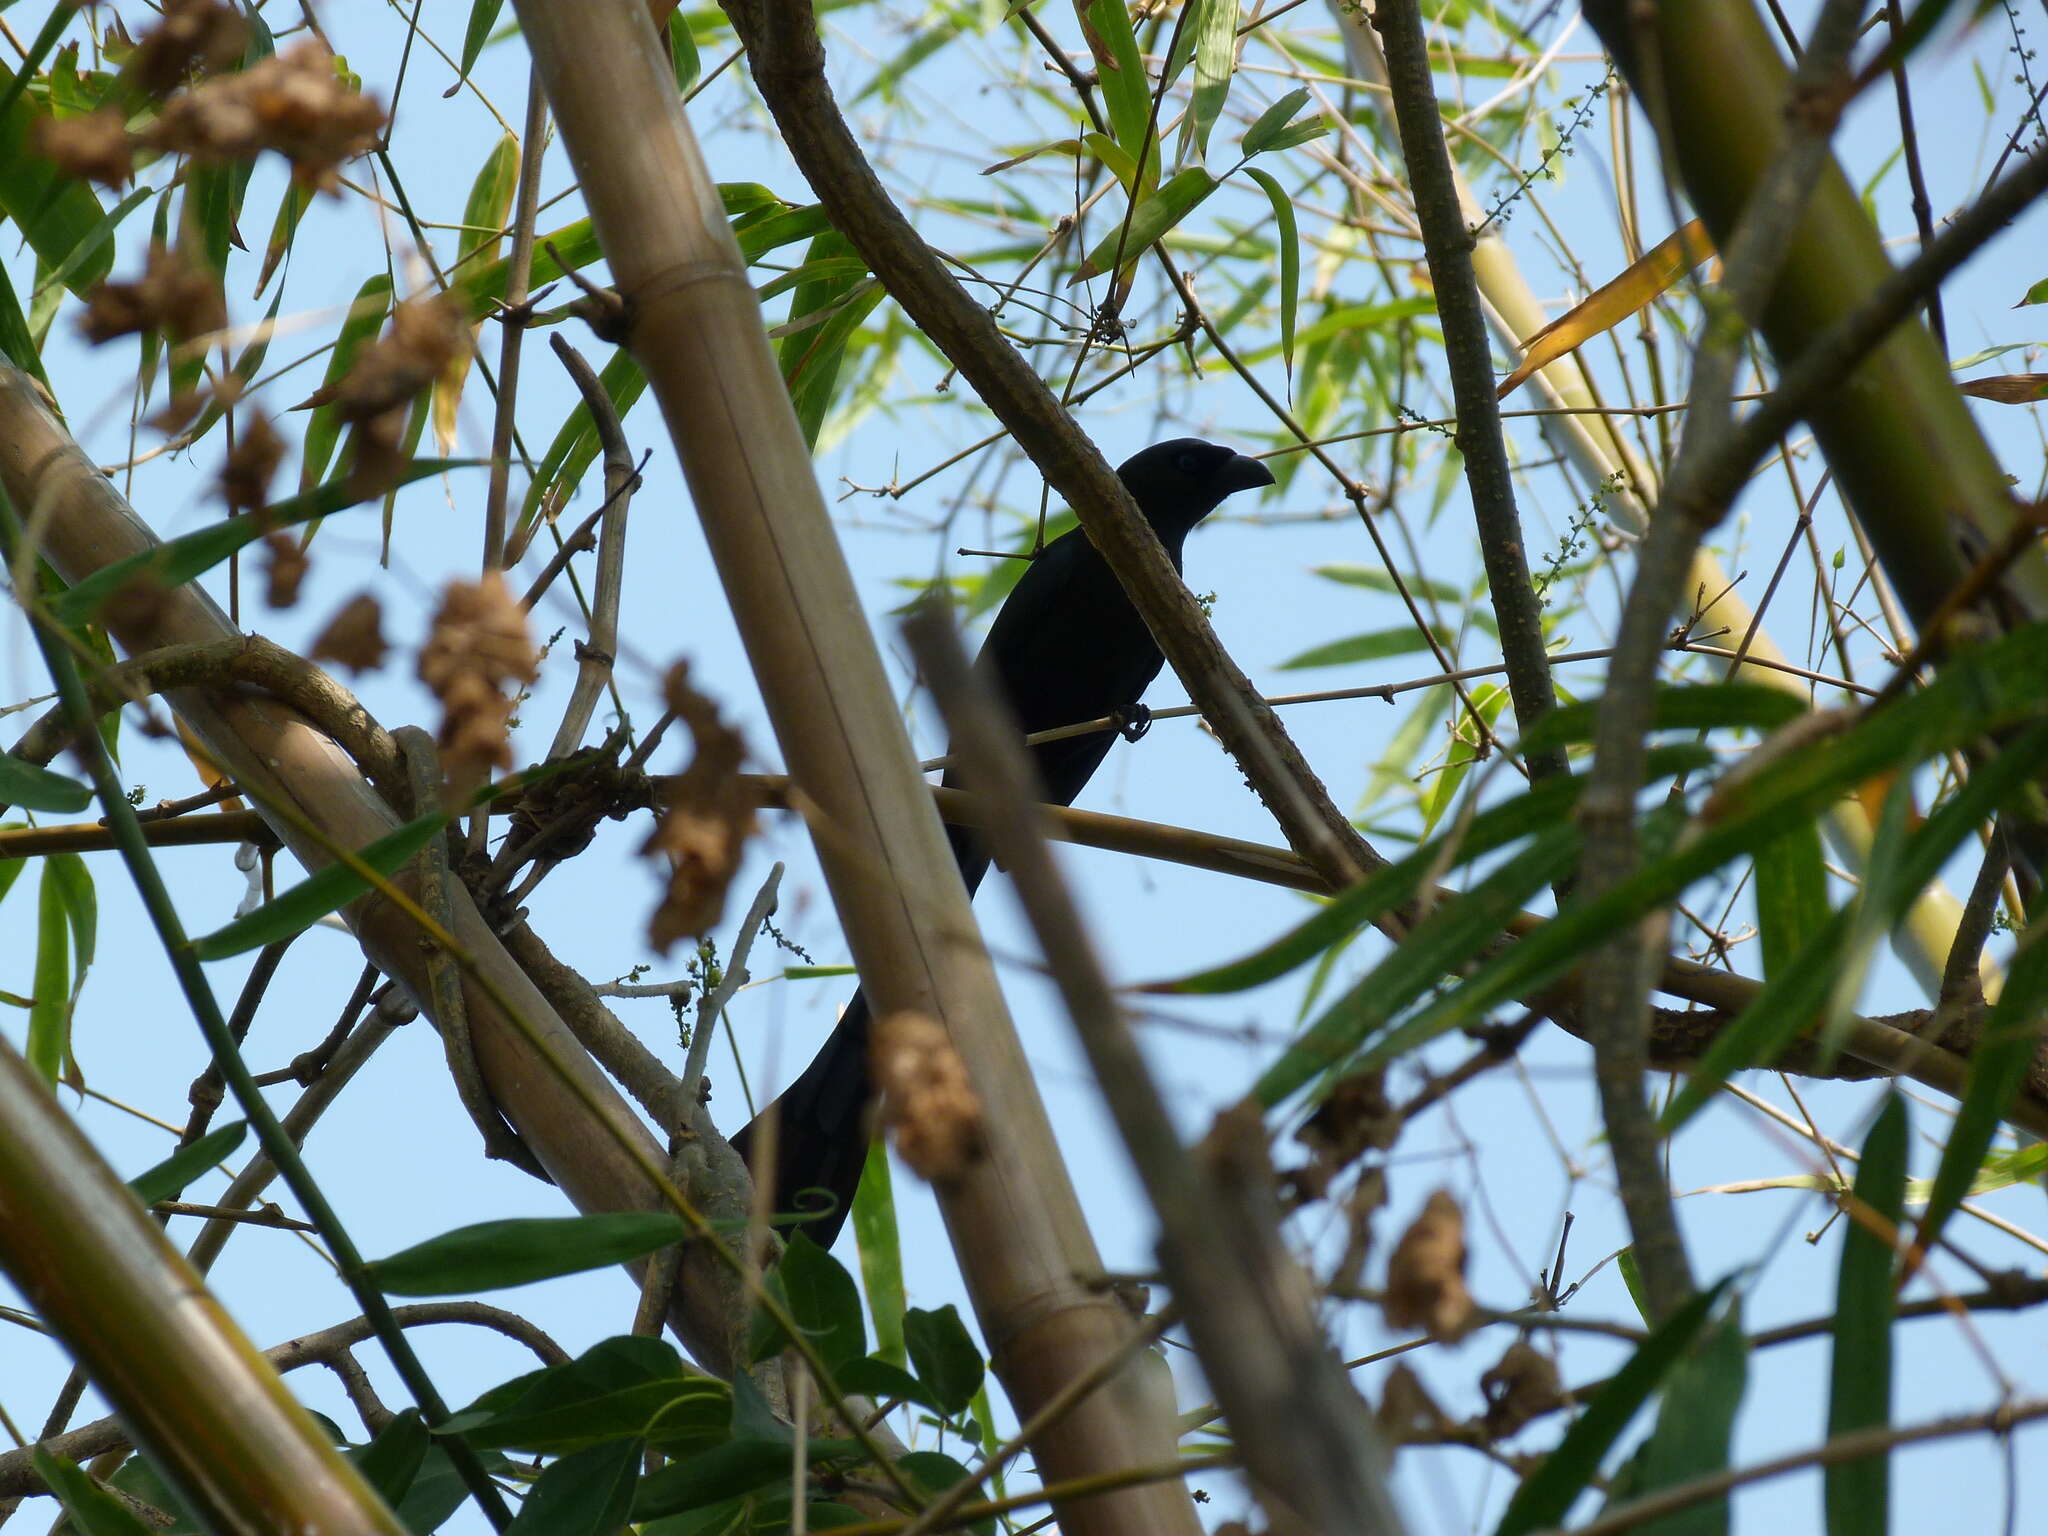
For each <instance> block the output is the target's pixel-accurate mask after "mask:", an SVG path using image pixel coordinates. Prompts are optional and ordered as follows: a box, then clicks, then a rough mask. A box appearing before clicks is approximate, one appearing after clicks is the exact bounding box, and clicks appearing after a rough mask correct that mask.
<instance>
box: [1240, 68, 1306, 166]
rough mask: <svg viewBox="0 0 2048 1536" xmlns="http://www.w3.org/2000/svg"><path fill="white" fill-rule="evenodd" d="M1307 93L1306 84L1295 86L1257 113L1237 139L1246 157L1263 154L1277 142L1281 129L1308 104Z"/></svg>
mask: <svg viewBox="0 0 2048 1536" xmlns="http://www.w3.org/2000/svg"><path fill="white" fill-rule="evenodd" d="M1309 94H1310V92H1309V89H1308V87H1307V86H1305V85H1304V86H1297V87H1296V88H1295V89H1293V90H1291V91H1289V92H1288V93H1287V94H1286V95H1285V96H1282V97H1281V98H1280V99H1279V100H1278V101H1276V102H1274V103H1273V105H1271V106H1270V107H1268V108H1266V110H1265V111H1263V112H1261V113H1260V114H1259V115H1258V118H1257V120H1256V121H1254V122H1253V123H1252V125H1251V127H1249V128H1247V129H1245V131H1244V137H1243V138H1242V139H1241V140H1239V141H1238V149H1239V150H1240V151H1241V152H1242V153H1243V154H1244V155H1245V157H1246V158H1247V159H1249V158H1250V157H1251V156H1253V155H1259V154H1264V153H1265V152H1266V151H1267V150H1269V149H1272V148H1274V147H1275V146H1276V145H1277V144H1278V142H1279V139H1280V134H1281V131H1282V130H1283V129H1285V128H1286V127H1287V125H1288V123H1289V122H1291V121H1292V120H1293V118H1294V114H1295V113H1297V112H1299V111H1300V110H1301V109H1302V108H1303V107H1305V106H1307V105H1308V98H1309Z"/></svg>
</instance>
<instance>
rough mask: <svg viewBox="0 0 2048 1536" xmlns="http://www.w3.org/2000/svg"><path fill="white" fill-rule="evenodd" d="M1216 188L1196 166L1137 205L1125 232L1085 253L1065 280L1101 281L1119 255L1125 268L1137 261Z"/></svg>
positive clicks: (1120, 229)
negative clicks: (1074, 270) (1091, 279)
mask: <svg viewBox="0 0 2048 1536" xmlns="http://www.w3.org/2000/svg"><path fill="white" fill-rule="evenodd" d="M1216 186H1217V182H1216V178H1215V177H1214V176H1211V175H1210V174H1209V173H1208V172H1207V171H1205V170H1203V169H1202V168H1201V167H1200V166H1198V165H1197V166H1190V167H1189V168H1188V169H1187V170H1185V171H1182V172H1180V173H1179V174H1178V175H1176V176H1175V177H1174V178H1173V179H1172V180H1171V181H1169V182H1167V184H1166V185H1165V186H1163V187H1161V188H1160V189H1159V190H1158V191H1157V192H1155V193H1153V194H1152V195H1151V196H1150V197H1148V198H1146V199H1145V200H1144V201H1143V202H1141V203H1140V204H1138V209H1137V212H1135V213H1134V214H1132V215H1131V219H1130V227H1129V229H1128V230H1126V229H1125V228H1124V227H1123V226H1122V225H1121V224H1119V225H1118V226H1117V228H1115V229H1113V230H1111V231H1110V232H1109V234H1108V235H1107V236H1105V237H1104V238H1103V239H1102V240H1101V241H1100V242H1098V243H1097V245H1096V247H1095V249H1094V250H1092V251H1090V252H1089V253H1088V259H1087V260H1086V261H1084V262H1082V263H1081V265H1080V267H1079V269H1078V270H1077V271H1076V272H1075V273H1074V275H1073V276H1072V277H1070V278H1068V279H1067V282H1068V285H1069V286H1072V285H1073V284H1075V283H1079V282H1085V281H1086V280H1087V279H1089V278H1091V277H1100V276H1101V275H1102V274H1103V273H1104V272H1107V271H1108V270H1109V269H1110V267H1111V266H1112V265H1113V264H1115V262H1116V260H1117V257H1118V255H1119V254H1121V255H1122V257H1123V260H1124V262H1125V264H1126V265H1128V264H1130V263H1131V262H1134V261H1136V260H1137V259H1138V257H1139V256H1141V255H1143V254H1144V251H1145V248H1146V247H1147V246H1149V245H1151V244H1152V242H1153V241H1155V240H1158V239H1160V238H1161V237H1163V236H1164V235H1165V234H1166V232H1167V231H1168V230H1170V229H1172V228H1173V226H1174V225H1176V224H1178V223H1179V222H1180V221H1181V220H1182V219H1184V218H1186V217H1187V216H1188V214H1190V213H1192V212H1193V211H1194V209H1195V208H1196V206H1197V205H1198V204H1200V203H1201V201H1202V199H1203V198H1205V197H1207V196H1208V195H1209V194H1210V193H1211V192H1214V191H1215V190H1216Z"/></svg>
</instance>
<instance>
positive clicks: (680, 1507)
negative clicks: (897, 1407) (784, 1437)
mask: <svg viewBox="0 0 2048 1536" xmlns="http://www.w3.org/2000/svg"><path fill="white" fill-rule="evenodd" d="M865 1454H866V1453H865V1452H864V1451H862V1450H861V1448H860V1445H859V1443H858V1442H856V1441H852V1440H813V1441H811V1442H810V1444H809V1445H808V1446H806V1447H805V1451H804V1455H805V1460H806V1461H807V1462H808V1463H809V1465H811V1466H813V1467H822V1466H829V1465H833V1464H836V1463H844V1462H849V1461H858V1460H860V1459H861V1458H862V1457H863V1456H864V1455H865ZM794 1459H795V1458H794V1456H793V1453H792V1451H791V1448H790V1447H789V1445H788V1444H786V1443H784V1442H783V1441H779V1440H732V1441H728V1442H727V1443H726V1444H724V1445H719V1446H714V1447H712V1448H711V1449H710V1450H707V1451H700V1452H698V1453H697V1454H696V1455H694V1456H690V1457H688V1458H686V1459H684V1460H681V1461H677V1462H674V1463H672V1464H671V1465H669V1466H666V1467H663V1468H662V1469H661V1470H660V1471H659V1472H656V1473H655V1474H654V1475H653V1476H651V1477H643V1478H641V1479H640V1490H639V1492H638V1493H637V1494H636V1495H635V1496H634V1499H633V1519H634V1520H635V1521H641V1520H655V1519H659V1518H660V1517H661V1516H663V1515H672V1514H677V1513H680V1512H682V1511H684V1510H705V1509H708V1507H709V1506H711V1505H714V1504H717V1503H718V1502H719V1501H721V1500H724V1499H731V1498H737V1497H739V1496H740V1495H742V1494H747V1493H752V1492H754V1491H755V1490H756V1489H759V1488H768V1487H772V1486H774V1485H775V1484H777V1483H787V1482H788V1481H789V1469H790V1467H791V1465H792V1464H793V1462H794ZM711 1529H717V1530H725V1529H729V1527H725V1526H716V1527H711ZM730 1529H734V1530H749V1529H752V1527H751V1526H750V1525H740V1526H734V1527H730Z"/></svg>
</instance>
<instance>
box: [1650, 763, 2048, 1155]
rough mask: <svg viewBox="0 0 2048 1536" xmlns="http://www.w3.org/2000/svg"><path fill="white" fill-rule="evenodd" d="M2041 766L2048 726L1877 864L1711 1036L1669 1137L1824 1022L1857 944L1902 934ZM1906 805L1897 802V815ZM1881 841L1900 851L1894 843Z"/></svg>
mask: <svg viewBox="0 0 2048 1536" xmlns="http://www.w3.org/2000/svg"><path fill="white" fill-rule="evenodd" d="M1909 755H1912V756H1917V755H1919V754H1910V753H1909ZM2044 763H2048V725H2039V726H2035V727H2033V728H2032V729H2031V730H2028V731H2026V732H2024V733H2023V734H2022V735H2021V736H2019V737H2018V738H2017V739H2016V740H2014V741H2013V742H2012V743H2011V744H2010V745H2009V746H2008V747H2007V749H2006V750H2005V751H2004V752H2001V753H2000V754H1999V755H1998V756H1997V757H1995V758H1993V759H1992V760H1991V761H1990V762H1988V763H1985V764H1983V765H1981V766H1980V767H1979V769H1978V771H1977V772H1976V773H1974V774H1972V775H1971V776H1970V777H1969V779H1967V780H1966V781H1965V782H1964V783H1963V785H1962V787H1961V788H1960V789H1959V790H1957V791H1956V793H1955V794H1953V795H1951V796H1950V797H1949V798H1948V799H1947V800H1945V801H1943V802H1942V804H1941V805H1939V806H1938V807H1936V808H1935V811H1934V814H1933V815H1931V816H1929V817H1928V818H1927V820H1926V821H1924V822H1923V823H1921V825H1920V826H1919V827H1918V828H1917V829H1916V830H1915V831H1914V832H1913V833H1912V835H1911V836H1910V837H1908V838H1906V839H1905V840H1904V846H1903V847H1901V848H1897V849H1896V852H1894V853H1892V854H1890V855H1889V856H1887V857H1886V858H1885V859H1884V860H1883V861H1882V862H1880V861H1878V860H1875V859H1873V860H1872V861H1871V863H1870V865H1869V866H1868V867H1867V868H1866V870H1865V879H1864V884H1863V889H1862V891H1861V892H1860V893H1859V894H1858V897H1857V900H1856V902H1855V903H1854V904H1853V905H1851V906H1849V907H1845V908H1844V909H1843V910H1841V911H1839V912H1836V913H1834V914H1832V915H1831V916H1829V917H1827V918H1826V919H1825V920H1824V921H1823V923H1822V926H1821V928H1820V929H1819V931H1818V932H1817V933H1815V935H1814V936H1813V937H1812V938H1811V939H1810V940H1808V941H1807V943H1806V945H1805V946H1804V947H1803V948H1801V950H1800V951H1799V953H1798V955H1797V956H1796V957H1794V958H1793V959H1792V960H1791V961H1790V962H1789V963H1788V964H1787V965H1786V966H1785V967H1784V970H1783V972H1782V973H1781V974H1780V975H1779V976H1778V977H1777V978H1776V979H1775V980H1772V981H1768V982H1766V983H1765V985H1764V989H1763V991H1762V992H1760V993H1758V994H1757V996H1756V997H1755V998H1754V999H1753V1000H1752V1001H1751V1002H1750V1005H1749V1006H1748V1007H1747V1008H1745V1009H1743V1011H1742V1012H1741V1013H1740V1014H1739V1015H1737V1016H1736V1019H1735V1021H1734V1022H1733V1023H1732V1024H1730V1025H1729V1026H1728V1027H1727V1028H1726V1029H1724V1030H1722V1031H1720V1032H1719V1034H1717V1035H1716V1036H1715V1039H1714V1043H1713V1044H1712V1045H1711V1046H1710V1047H1709V1048H1708V1050H1707V1053H1706V1055H1705V1056H1703V1057H1702V1058H1701V1059H1700V1063H1699V1065H1698V1066H1697V1067H1695V1068H1694V1069H1693V1072H1692V1075H1691V1076H1690V1077H1689V1078H1688V1079H1687V1080H1686V1083H1685V1085H1684V1087H1682V1088H1681V1089H1680V1090H1679V1092H1678V1093H1677V1095H1676V1096H1675V1097H1674V1098H1673V1099H1672V1101H1671V1103H1670V1104H1669V1105H1668V1106H1667V1107H1666V1108H1665V1111H1664V1114H1663V1117H1662V1125H1663V1128H1664V1130H1665V1132H1666V1134H1670V1133H1671V1132H1674V1131H1676V1130H1677V1129H1678V1127H1679V1126H1681V1125H1683V1124H1684V1123H1685V1122H1686V1121H1687V1120H1688V1119H1690V1118H1691V1117H1692V1115H1693V1114H1694V1113H1695V1112H1696V1111H1698V1109H1699V1108H1700V1107H1701V1105H1703V1104H1705V1103H1706V1102H1707V1101H1708V1100H1709V1099H1710V1098H1712V1097H1713V1095H1714V1093H1715V1092H1716V1091H1717V1090H1718V1089H1719V1087H1720V1085H1721V1083H1723V1082H1724V1081H1726V1080H1727V1078H1728V1076H1729V1074H1731V1073H1733V1072H1735V1071H1737V1070H1739V1069H1741V1068H1744V1067H1753V1066H1766V1065H1768V1064H1769V1063H1770V1062H1772V1061H1774V1060H1775V1059H1776V1058H1777V1056H1778V1053H1779V1052H1780V1051H1782V1050H1783V1049H1784V1048H1785V1047H1786V1046H1787V1045H1789V1044H1790V1043H1791V1042H1792V1041H1793V1040H1794V1039H1796V1038H1798V1037H1799V1035H1801V1034H1802V1033H1803V1032H1805V1031H1806V1030H1807V1029H1808V1028H1809V1027H1810V1026H1811V1024H1812V1022H1813V1020H1814V1019H1815V1018H1816V1017H1820V1016H1822V1015H1823V1014H1824V1013H1825V1011H1826V1008H1827V1005H1828V1002H1829V1000H1830V998H1831V997H1832V996H1835V995H1837V994H1838V993H1839V991H1840V981H1841V978H1842V976H1843V975H1844V973H1845V972H1846V971H1848V970H1849V969H1850V968H1851V962H1852V960H1853V959H1854V956H1855V954H1856V952H1857V947H1858V940H1859V937H1860V938H1861V939H1863V940H1864V942H1865V943H1866V944H1867V943H1869V942H1874V941H1875V939H1876V938H1877V936H1879V935H1881V934H1883V933H1887V932H1889V931H1890V930H1891V929H1892V928H1893V927H1894V926H1896V925H1897V923H1899V922H1900V921H1901V920H1902V919H1903V918H1904V917H1905V915H1906V912H1907V910H1908V909H1909V908H1910V907H1911V906H1912V904H1913V902H1914V900H1915V899H1917V897H1918V896H1919V893H1920V892H1921V891H1922V890H1924V889H1925V888H1926V887H1927V886H1928V885H1929V884H1930V883H1931V882H1932V881H1933V880H1934V879H1935V877H1936V876H1937V875H1938V874H1939V873H1940V872H1941V869H1942V866H1943V865H1945V864H1946V863H1947V862H1948V860H1949V857H1950V855H1951V854H1953V853H1954V851H1955V850H1956V849H1957V848H1959V847H1960V846H1962V844H1963V842H1964V840H1965V839H1967V838H1969V837H1970V836H1971V835H1972V834H1973V832H1974V831H1975V829H1976V827H1977V825H1978V824H1979V823H1980V822H1982V821H1983V820H1984V819H1985V818H1986V817H1987V816H1989V815H1990V814H1991V813H1992V811H1993V810H1994V809H1996V807H1997V806H1998V805H1999V804H2000V802H2002V801H2003V800H2004V799H2005V798H2006V797H2007V796H2009V795H2011V794H2012V793H2014V792H2015V791H2016V790H2017V789H2018V788H2019V787H2020V786H2021V785H2022V784H2024V783H2025V782H2026V781H2027V780H2028V779H2029V778H2030V777H2031V776H2032V775H2033V774H2034V773H2035V771H2036V770H2037V769H2038V768H2039V767H2040V766H2041V765H2042V764H2044ZM1904 803H1905V802H1904V801H1903V800H1899V801H1896V802H1894V806H1893V809H1894V810H1896V809H1897V808H1898V807H1902V806H1903V805H1904ZM1806 824H1807V825H1811V823H1806ZM1795 830H1796V828H1795ZM1883 841H1885V842H1886V845H1887V846H1895V844H1896V841H1897V840H1896V839H1888V840H1883ZM1766 846H1769V845H1768V844H1767V845H1766Z"/></svg>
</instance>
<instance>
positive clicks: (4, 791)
mask: <svg viewBox="0 0 2048 1536" xmlns="http://www.w3.org/2000/svg"><path fill="white" fill-rule="evenodd" d="M91 804H92V791H91V790H90V789H89V788H87V787H86V786H85V785H83V784H81V783H79V782H78V781H77V780H76V779H67V778H65V777H64V775H63V774H61V773H52V772H50V770H49V769H47V768H41V767H38V766H37V765H36V764H34V763H31V762H26V761H24V760H23V759H21V758H18V757H10V756H8V755H6V754H5V753H0V805H18V806H20V807H21V808H22V809H23V810H25V811H54V812H57V813H58V814H60V815H65V816H71V815H76V814H77V813H78V812H79V811H82V810H84V809H85V808H86V807H87V806H88V805H91Z"/></svg>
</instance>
